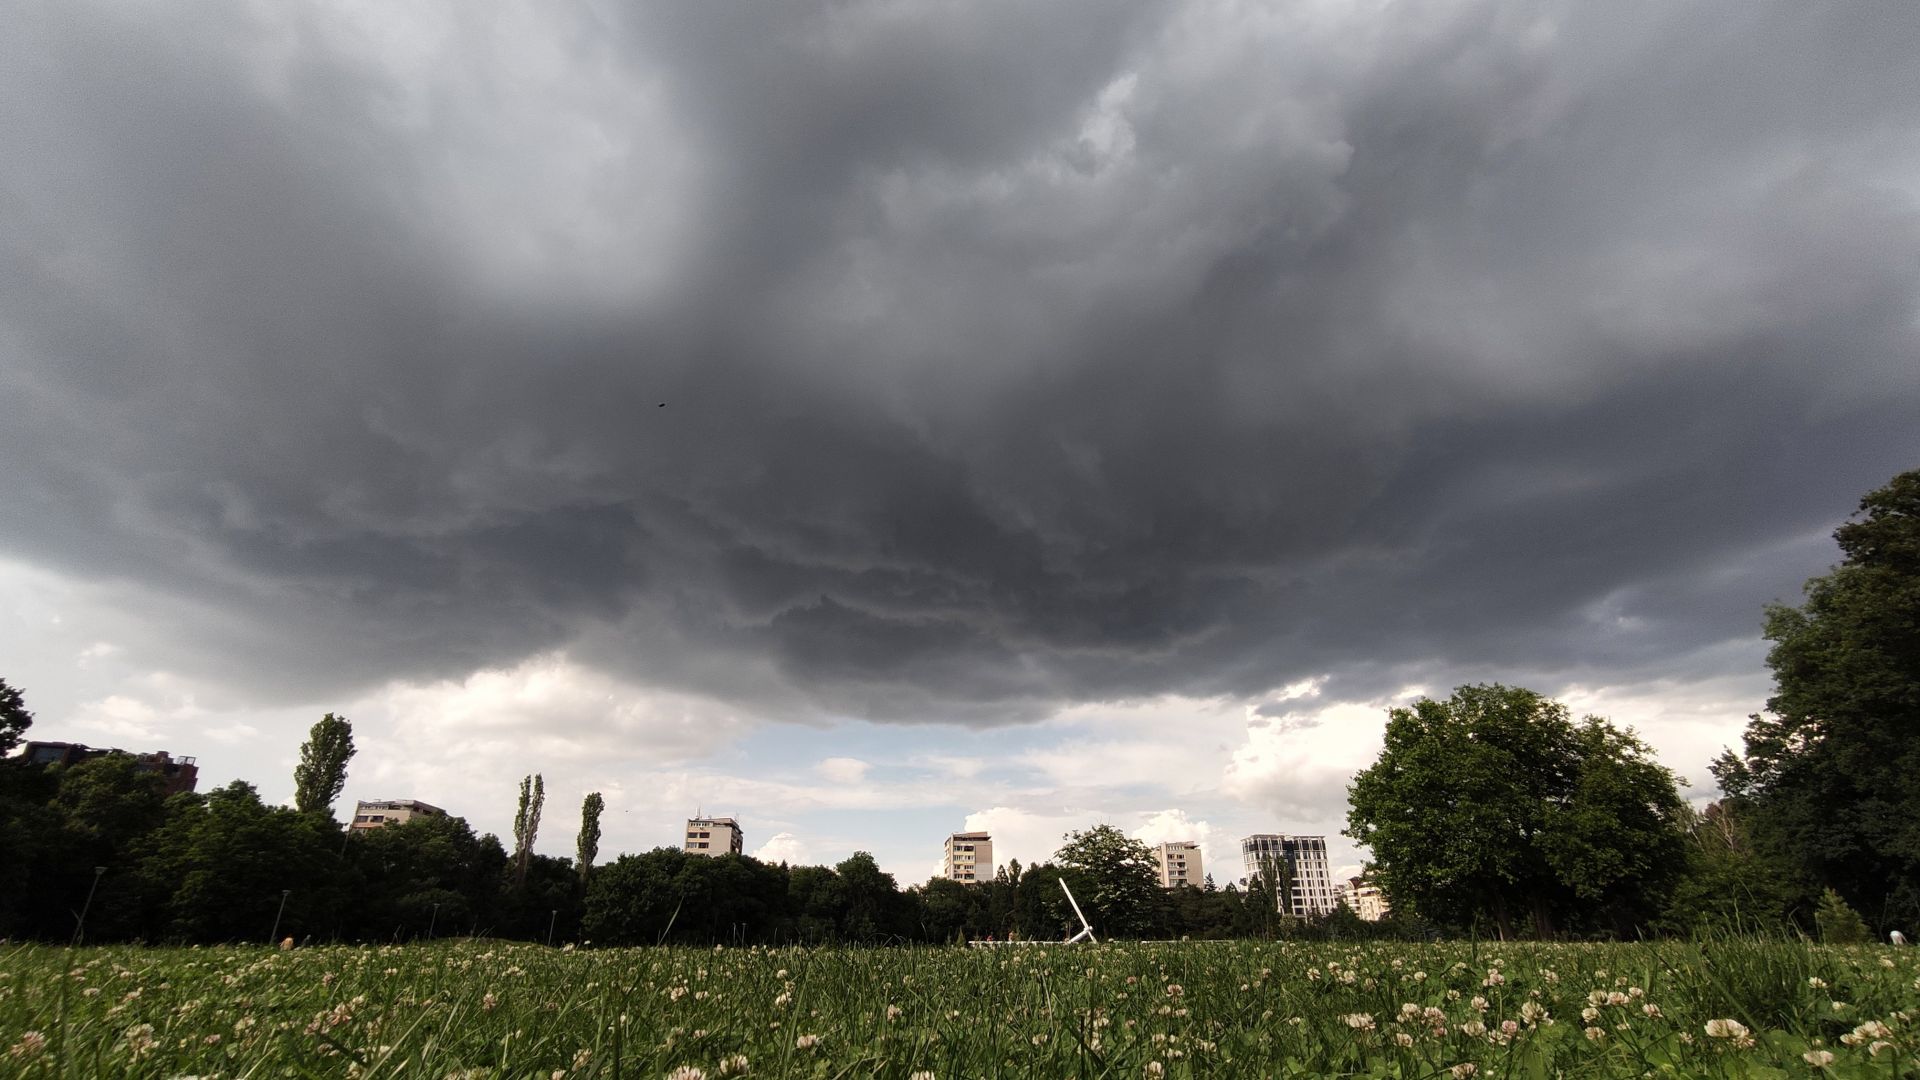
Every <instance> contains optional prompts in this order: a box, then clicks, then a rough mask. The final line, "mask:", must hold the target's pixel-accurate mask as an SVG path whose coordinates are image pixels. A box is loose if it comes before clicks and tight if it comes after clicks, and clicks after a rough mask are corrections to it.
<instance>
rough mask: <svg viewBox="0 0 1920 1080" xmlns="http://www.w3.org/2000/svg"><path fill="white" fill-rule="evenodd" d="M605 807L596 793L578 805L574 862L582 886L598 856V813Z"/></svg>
mask: <svg viewBox="0 0 1920 1080" xmlns="http://www.w3.org/2000/svg"><path fill="white" fill-rule="evenodd" d="M606 806H607V801H606V800H605V799H603V798H601V797H600V793H599V792H597V791H591V792H588V793H587V797H586V799H585V800H583V801H582V802H581V803H580V841H579V844H578V845H577V847H576V854H575V860H576V864H577V867H578V869H579V872H580V884H582V885H585V884H586V883H587V876H588V875H589V874H591V873H593V860H594V859H596V858H598V857H599V855H600V811H602V810H604V809H606Z"/></svg>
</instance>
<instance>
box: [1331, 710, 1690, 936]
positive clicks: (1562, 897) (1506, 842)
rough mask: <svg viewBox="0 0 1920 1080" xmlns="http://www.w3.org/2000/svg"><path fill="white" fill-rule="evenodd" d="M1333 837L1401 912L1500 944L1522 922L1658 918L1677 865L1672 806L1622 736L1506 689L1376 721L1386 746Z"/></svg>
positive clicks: (1641, 750) (1670, 790) (1660, 781)
mask: <svg viewBox="0 0 1920 1080" xmlns="http://www.w3.org/2000/svg"><path fill="white" fill-rule="evenodd" d="M1348 790H1349V796H1350V798H1351V803H1352V806H1351V808H1350V809H1349V811H1348V815H1347V822H1348V827H1347V835H1349V836H1351V837H1353V838H1354V839H1356V840H1358V841H1360V842H1361V843H1363V844H1366V845H1367V846H1368V847H1370V848H1371V849H1372V850H1373V855H1374V876H1375V879H1376V880H1377V881H1378V882H1379V883H1380V884H1381V886H1382V887H1383V888H1384V889H1385V890H1386V891H1387V892H1388V893H1389V894H1390V895H1392V896H1393V897H1394V900H1395V903H1396V905H1400V904H1405V905H1406V906H1408V907H1410V908H1411V909H1412V912H1413V913H1415V914H1418V915H1420V916H1422V917H1425V918H1429V919H1433V920H1435V921H1439V922H1443V923H1449V924H1452V925H1455V926H1469V925H1472V924H1474V923H1476V922H1478V921H1479V920H1481V919H1482V918H1486V919H1490V920H1491V921H1492V923H1493V924H1494V927H1495V928H1496V929H1497V930H1498V932H1499V934H1500V936H1501V937H1503V938H1505V937H1509V936H1511V935H1512V934H1513V931H1514V926H1515V923H1516V920H1517V919H1519V918H1521V917H1526V918H1529V919H1530V921H1531V922H1532V924H1533V930H1534V932H1535V933H1537V934H1540V935H1542V936H1544V935H1547V934H1551V933H1553V932H1554V930H1555V925H1556V920H1559V919H1567V918H1571V919H1572V920H1573V921H1575V922H1577V923H1602V922H1610V923H1611V925H1610V926H1608V928H1609V929H1613V930H1615V931H1616V932H1625V931H1627V930H1629V929H1631V928H1632V927H1634V926H1636V925H1638V923H1639V922H1640V921H1641V920H1643V919H1645V918H1647V917H1648V916H1649V915H1650V914H1651V913H1653V912H1656V911H1657V910H1659V907H1660V904H1661V901H1662V899H1663V895H1662V894H1663V892H1664V890H1665V889H1666V888H1668V887H1669V886H1670V885H1671V881H1670V880H1669V879H1668V875H1667V874H1666V872H1665V871H1664V870H1663V869H1662V868H1663V867H1667V866H1672V865H1678V862H1679V856H1680V852H1681V848H1682V845H1683V841H1684V836H1683V834H1682V833H1681V831H1680V816H1681V813H1682V811H1683V804H1682V802H1681V800H1680V797H1679V793H1678V790H1677V782H1676V780H1675V777H1674V776H1673V774H1672V773H1671V772H1669V771H1668V770H1666V769H1665V768H1662V767H1661V766H1660V765H1658V764H1657V763H1656V762H1655V761H1654V760H1653V757H1652V751H1651V750H1649V749H1648V748H1647V746H1646V744H1645V743H1643V742H1641V741H1640V740H1639V739H1638V738H1636V737H1635V736H1634V735H1633V734H1632V733H1631V732H1630V731H1629V732H1622V731H1618V730H1616V729H1614V728H1612V727H1611V726H1610V725H1608V724H1607V723H1606V722H1605V721H1603V720H1600V719H1598V718H1597V717H1589V718H1587V719H1586V720H1585V721H1583V722H1582V723H1579V724H1575V723H1574V722H1573V721H1572V720H1571V719H1569V717H1568V715H1567V710H1566V707H1565V706H1563V705H1561V704H1559V703H1558V702H1554V701H1551V700H1549V699H1547V698H1544V697H1541V696H1540V695H1539V694H1536V693H1534V692H1533V691H1531V690H1525V689H1521V688H1518V687H1506V686H1499V685H1492V686H1463V687H1460V688H1459V689H1458V690H1456V691H1455V692H1454V694H1453V696H1452V697H1451V698H1450V699H1448V700H1446V701H1435V700H1433V699H1431V698H1423V699H1421V700H1420V701H1418V702H1415V703H1414V704H1413V705H1412V706H1411V707H1409V708H1401V709H1394V710H1393V711H1392V712H1391V713H1390V714H1389V719H1388V722H1387V731H1386V746H1385V748H1384V749H1383V750H1382V751H1381V754H1380V758H1379V760H1378V761H1376V762H1375V763H1374V764H1373V765H1372V766H1371V767H1370V768H1368V769H1366V770H1365V771H1363V772H1361V773H1360V774H1359V775H1357V776H1356V777H1355V778H1354V781H1353V784H1352V786H1351V787H1350V788H1349V789H1348Z"/></svg>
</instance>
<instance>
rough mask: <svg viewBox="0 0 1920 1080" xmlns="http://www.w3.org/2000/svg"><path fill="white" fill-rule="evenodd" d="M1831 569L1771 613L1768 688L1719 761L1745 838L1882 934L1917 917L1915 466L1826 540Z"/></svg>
mask: <svg viewBox="0 0 1920 1080" xmlns="http://www.w3.org/2000/svg"><path fill="white" fill-rule="evenodd" d="M1833 535H1834V539H1835V540H1837V541H1838V542H1839V544H1840V550H1841V553H1842V555H1843V556H1844V557H1843V559H1842V561H1841V563H1840V565H1838V566H1836V567H1834V568H1833V569H1832V570H1831V571H1830V572H1828V573H1827V574H1825V575H1822V576H1820V577H1816V578H1814V579H1812V580H1811V581H1809V582H1807V585H1806V602H1805V603H1804V604H1802V605H1801V606H1799V607H1788V606H1785V605H1781V604H1776V605H1773V606H1771V607H1769V608H1768V609H1767V616H1766V637H1767V639H1768V640H1769V641H1771V642H1773V648H1772V649H1771V650H1770V651H1769V652H1768V654H1767V666H1768V667H1770V668H1771V669H1772V670H1773V680H1774V691H1775V692H1774V694H1773V696H1772V697H1771V698H1769V699H1768V700H1767V714H1766V715H1761V716H1755V717H1753V718H1752V720H1751V722H1750V723H1749V724H1748V725H1747V731H1746V739H1745V753H1744V755H1743V756H1740V757H1734V756H1732V755H1729V756H1727V757H1725V758H1722V759H1721V760H1720V761H1719V762H1718V763H1716V765H1715V768H1714V772H1715V774H1716V775H1718V776H1719V778H1720V782H1721V786H1722V788H1723V789H1725V790H1726V792H1727V794H1728V795H1729V796H1730V797H1731V798H1732V799H1734V800H1735V801H1736V802H1740V803H1743V804H1745V805H1747V806H1749V807H1750V808H1751V816H1752V819H1753V826H1754V833H1755V836H1756V839H1758V840H1759V841H1760V842H1761V844H1762V845H1763V846H1764V847H1767V848H1768V849H1770V850H1773V851H1777V852H1779V853H1781V854H1783V855H1785V856H1786V857H1788V858H1789V859H1791V860H1792V861H1793V862H1794V864H1795V865H1797V866H1798V867H1799V868H1800V869H1801V872H1802V873H1804V874H1805V875H1806V876H1807V877H1808V878H1810V879H1811V880H1813V881H1815V882H1818V883H1819V884H1821V885H1827V886H1831V887H1833V888H1834V889H1836V890H1838V892H1839V893H1840V895H1841V896H1842V897H1843V898H1845V899H1846V900H1847V902H1848V903H1850V904H1851V905H1852V906H1853V907H1855V908H1857V909H1859V910H1861V911H1863V912H1865V913H1866V914H1867V916H1868V917H1869V919H1870V920H1871V921H1873V922H1875V923H1878V924H1879V925H1880V927H1881V928H1882V929H1885V928H1887V927H1891V926H1896V925H1909V926H1910V925H1913V924H1914V923H1915V922H1917V921H1920V783H1915V781H1914V777H1916V776H1920V469H1916V470H1913V471H1909V472H1905V473H1901V474H1900V475H1899V476H1896V477H1894V478H1893V480H1892V481H1891V482H1890V483H1888V484H1887V486H1885V487H1883V488H1880V489H1878V490H1875V491H1872V492H1869V493H1868V494H1867V495H1866V497H1865V498H1863V499H1862V500H1861V501H1860V511H1859V513H1858V514H1856V515H1855V516H1854V518H1853V519H1852V520H1850V521H1848V522H1847V523H1846V524H1844V525H1842V526H1840V528H1839V529H1837V530H1835V532H1834V534H1833Z"/></svg>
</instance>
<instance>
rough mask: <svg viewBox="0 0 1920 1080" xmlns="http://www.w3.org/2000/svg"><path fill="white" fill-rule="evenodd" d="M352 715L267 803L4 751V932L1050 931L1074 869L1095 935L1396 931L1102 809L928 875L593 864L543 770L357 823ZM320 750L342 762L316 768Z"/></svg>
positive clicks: (163, 937) (549, 937)
mask: <svg viewBox="0 0 1920 1080" xmlns="http://www.w3.org/2000/svg"><path fill="white" fill-rule="evenodd" d="M4 686H5V684H4V683H0V687H4ZM24 726H25V725H24V724H21V725H19V728H17V729H16V732H15V734H17V733H18V731H19V730H23V729H24ZM345 734H346V730H345V722H344V721H342V720H339V719H337V718H335V717H332V716H329V717H327V718H326V720H324V721H322V723H321V724H319V725H316V726H315V737H314V738H312V739H309V741H308V745H307V747H306V748H305V751H304V752H303V755H302V760H303V768H302V772H301V774H300V779H301V782H300V783H299V784H298V787H299V789H300V794H299V795H298V796H297V797H296V799H295V803H296V806H295V807H293V808H289V807H284V806H272V805H268V804H266V803H265V802H263V801H262V800H261V799H260V796H259V793H258V792H257V791H256V790H255V788H254V787H253V786H252V785H250V784H247V783H244V782H241V781H235V782H233V783H231V784H228V785H226V786H225V787H222V788H218V789H215V790H213V791H210V792H206V793H186V794H178V795H173V796H171V797H169V796H167V795H165V794H164V791H163V784H164V781H163V780H162V779H161V777H159V776H158V775H156V774H155V773H152V772H147V771H142V769H141V768H140V767H139V766H138V763H137V762H136V761H135V759H134V758H132V757H130V756H126V755H107V756H104V757H98V758H94V759H91V760H88V761H84V762H81V763H79V764H75V765H70V766H53V767H45V768H43V767H33V766H29V765H26V764H25V763H24V762H23V761H21V760H20V759H17V758H16V759H13V760H8V761H5V762H0V938H12V939H36V940H42V941H69V940H76V939H82V938H84V940H86V941H91V942H102V941H144V942H150V943H163V942H181V943H189V942H204V943H215V942H232V941H249V940H251V941H260V942H267V941H271V940H275V939H279V938H285V937H291V938H294V939H295V940H296V941H309V940H311V941H347V942H359V941H414V940H420V939H425V938H432V937H448V936H455V935H469V934H480V935H490V936H497V937H508V938H518V939H523V940H529V941H552V942H554V943H556V944H558V943H562V942H591V943H594V944H603V945H651V944H655V943H660V942H671V943H677V944H687V945H710V944H718V943H726V942H733V943H739V944H762V943H764V944H777V943H789V944H790V943H832V942H839V943H888V942H950V941H955V940H961V939H981V938H997V939H1008V938H1026V939H1048V938H1051V939H1059V938H1062V937H1065V936H1066V935H1067V934H1068V933H1069V932H1071V930H1073V929H1077V928H1078V923H1077V921H1076V920H1075V919H1074V918H1073V915H1072V912H1071V911H1070V910H1069V908H1068V905H1067V902H1066V897H1065V893H1064V892H1062V890H1061V889H1060V886H1059V884H1058V882H1059V880H1060V879H1061V878H1062V877H1065V878H1067V880H1068V881H1069V883H1070V886H1071V887H1072V888H1073V889H1074V890H1075V893H1076V895H1077V896H1078V897H1079V899H1080V902H1081V905H1082V907H1083V908H1085V909H1086V911H1087V913H1088V915H1089V917H1090V918H1091V919H1093V921H1094V924H1095V926H1096V927H1097V928H1098V931H1099V933H1100V934H1101V935H1102V936H1103V937H1106V936H1114V935H1119V936H1129V937H1179V936H1191V937H1235V936H1273V935H1275V934H1280V933H1290V934H1316V935H1343V936H1357V935H1361V934H1372V935H1379V934H1391V933H1397V932H1405V930H1404V928H1401V927H1399V926H1397V925H1392V924H1390V925H1385V926H1370V925H1368V924H1363V923H1360V922H1359V921H1358V920H1357V919H1354V918H1353V917H1352V916H1351V914H1350V913H1344V912H1343V913H1342V914H1341V915H1340V916H1337V917H1334V918H1332V919H1328V920H1323V921H1322V922H1321V923H1319V924H1315V925H1312V926H1307V925H1302V924H1297V923H1285V922H1283V921H1282V920H1281V919H1280V917H1279V916H1278V915H1277V914H1276V912H1275V908H1276V906H1277V905H1276V903H1275V899H1274V895H1273V892H1272V889H1271V888H1270V887H1269V885H1268V884H1266V883H1264V882H1263V881H1262V880H1261V879H1256V880H1255V881H1254V882H1253V884H1252V886H1251V887H1249V888H1247V889H1245V890H1241V889H1238V888H1236V887H1233V886H1231V885H1230V886H1228V887H1227V888H1225V889H1215V888H1212V887H1211V885H1209V887H1207V888H1205V889H1185V888H1183V889H1177V890H1171V891H1169V890H1163V889H1161V888H1159V886H1158V884H1157V882H1156V881H1155V879H1154V877H1153V868H1152V858H1151V854H1150V852H1149V851H1148V849H1147V848H1146V846H1145V845H1143V844H1141V843H1139V842H1138V841H1134V840H1130V839H1128V838H1126V837H1125V836H1123V835H1121V834H1120V833H1119V832H1118V831H1117V830H1114V829H1112V828H1110V827H1106V826H1102V827H1099V828H1095V829H1091V830H1088V831H1086V832H1084V833H1077V834H1074V836H1073V837H1071V838H1069V841H1070V842H1069V843H1068V844H1067V845H1065V846H1064V847H1063V848H1062V849H1061V853H1060V856H1059V857H1058V858H1059V859H1060V860H1061V861H1060V862H1059V863H1043V864H1041V865H1038V866H1034V867H1031V868H1023V867H1022V866H1021V865H1020V864H1019V863H1018V862H1017V861H1015V862H1012V863H1010V864H1008V865H1007V866H1006V867H1004V868H1002V870H1001V872H1000V873H999V875H998V876H997V877H996V878H995V879H994V880H992V881H987V882H982V883H980V884H977V885H963V884H960V883H958V882H953V881H947V880H944V879H935V880H934V881H931V882H929V883H927V884H926V885H924V886H921V887H916V888H904V889H903V888H901V887H900V886H899V885H898V884H897V883H896V882H895V880H894V878H893V877H892V875H889V874H887V873H884V872H882V871H881V870H880V868H879V866H878V865H877V864H876V863H875V862H874V860H873V857H872V856H870V855H868V854H866V853H864V852H861V853H856V854H855V855H853V856H852V857H851V858H849V859H847V860H845V861H844V862H841V863H840V864H839V865H838V866H832V867H826V866H792V867H790V866H787V865H785V864H779V865H774V864H768V863H763V862H760V861H758V860H755V859H752V858H748V857H744V856H737V855H728V856H724V857H720V858H713V857H709V856H705V855H696V854H689V853H687V852H684V851H680V850H677V849H673V848H660V849H656V850H654V851H649V852H646V853H644V854H639V855H622V856H620V857H619V858H617V859H614V860H613V861H611V862H607V863H602V864H598V865H596V864H595V863H594V861H593V858H594V856H593V852H594V849H595V848H596V847H597V844H598V813H597V810H598V807H597V806H596V805H595V804H596V803H597V802H598V800H596V799H594V798H593V797H592V796H589V799H588V804H587V806H586V807H585V808H583V809H584V811H585V812H584V813H583V815H582V824H581V837H580V839H581V843H580V850H581V855H580V857H579V858H576V859H574V860H567V859H559V858H554V857H551V856H545V855H538V854H533V853H532V851H531V847H532V842H533V840H534V838H535V834H536V832H537V830H538V819H539V817H540V812H541V803H542V799H541V795H540V785H539V783H538V781H537V779H536V778H529V779H530V781H531V782H530V783H526V784H523V785H522V789H521V801H520V809H519V813H518V814H517V815H516V826H517V829H516V832H517V836H516V838H515V840H516V843H515V845H514V846H515V849H516V850H515V851H513V852H510V851H509V850H508V849H507V847H506V846H505V845H503V844H502V843H501V841H500V839H499V838H497V837H495V836H493V835H491V834H476V833H475V832H474V831H473V829H472V828H471V827H470V826H469V825H468V824H467V822H466V821H465V820H464V819H462V818H459V817H451V816H434V817H416V818H414V819H412V820H411V821H407V822H404V823H401V824H394V825H386V826H383V827H381V828H377V829H361V830H351V831H350V830H349V829H348V827H347V825H346V824H345V823H342V822H338V821H336V820H334V819H333V817H332V816H331V814H330V813H329V811H328V809H327V807H328V803H329V802H330V801H331V799H332V797H333V796H334V795H336V794H337V793H338V783H337V782H336V778H337V776H338V775H339V774H340V773H341V772H342V771H343V770H344V767H345V760H346V758H347V757H349V756H351V750H350V748H346V747H350V739H345V740H343V736H344V735H345ZM329 748H330V749H329ZM316 751H318V752H316ZM316 758H318V759H320V760H322V761H323V762H331V764H324V765H323V766H322V767H319V768H316V767H314V761H315V760H316ZM303 804H304V805H306V806H307V808H306V809H300V808H299V806H301V805H303Z"/></svg>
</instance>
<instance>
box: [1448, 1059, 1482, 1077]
mask: <svg viewBox="0 0 1920 1080" xmlns="http://www.w3.org/2000/svg"><path fill="white" fill-rule="evenodd" d="M1447 1071H1448V1072H1450V1073H1452V1074H1453V1080H1467V1077H1469V1076H1472V1075H1473V1074H1474V1073H1477V1072H1479V1071H1480V1066H1478V1065H1475V1064H1474V1063H1473V1062H1471V1061H1463V1062H1461V1063H1460V1064H1458V1065H1455V1066H1454V1067H1453V1068H1451V1069H1448V1070H1447Z"/></svg>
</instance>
